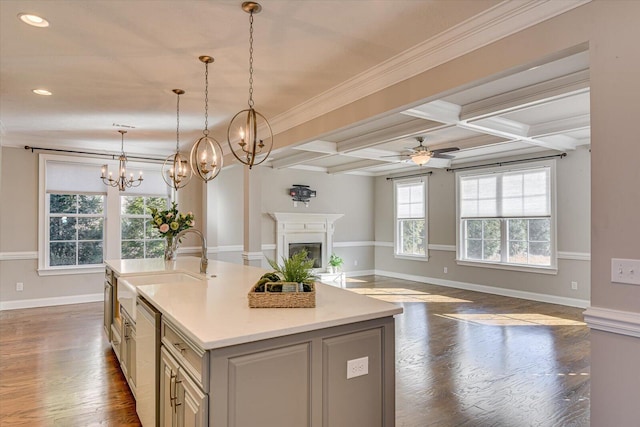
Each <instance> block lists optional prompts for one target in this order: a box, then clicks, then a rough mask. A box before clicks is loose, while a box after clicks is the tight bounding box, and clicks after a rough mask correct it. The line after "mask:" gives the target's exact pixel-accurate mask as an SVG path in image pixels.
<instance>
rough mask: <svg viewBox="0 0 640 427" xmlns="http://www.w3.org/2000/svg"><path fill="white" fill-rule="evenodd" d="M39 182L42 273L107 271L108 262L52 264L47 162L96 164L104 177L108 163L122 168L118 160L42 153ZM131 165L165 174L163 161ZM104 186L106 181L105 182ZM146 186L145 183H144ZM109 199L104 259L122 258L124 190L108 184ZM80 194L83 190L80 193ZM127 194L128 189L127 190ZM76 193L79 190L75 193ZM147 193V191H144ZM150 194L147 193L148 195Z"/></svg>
mask: <svg viewBox="0 0 640 427" xmlns="http://www.w3.org/2000/svg"><path fill="white" fill-rule="evenodd" d="M38 157H39V160H38V161H39V181H38V201H39V208H38V275H40V276H53V275H68V274H88V273H101V272H102V273H103V272H104V264H102V265H100V266H96V265H91V266H49V255H48V240H49V239H48V233H49V224H48V222H47V221H48V217H47V211H48V206H47V197H46V192H47V191H46V190H47V183H46V177H47V162H66V163H77V164H78V165H95V166H96V179H100V173H101V168H102V166H103V165H104V164H107V165H108V167H109V168H113V169H114V170H117V169H118V161H117V160H105V159H94V158H89V157H80V156H62V155H56V154H40V155H39V156H38ZM127 168H131V169H134V170H139V169H141V170H143V172H144V173H145V174H148V173H161V170H162V165H161V164H152V163H141V162H128V163H127ZM101 185H104V184H101ZM142 185H144V182H143V183H142ZM104 188H105V193H106V200H105V221H104V243H103V244H104V248H103V249H104V260H108V259H119V258H120V249H121V247H122V244H121V238H120V236H121V229H120V228H121V220H120V194H121V193H120V191H119V190H118V189H117V188H115V187H111V186H107V185H104ZM169 188H170V187H168V186H167V195H168V196H169V200H170V201H172V200H175V196H176V194H175V191H170V190H169ZM77 193H78V194H79V193H81V192H77ZM125 193H126V191H125ZM73 194H76V193H73ZM140 195H143V194H140ZM144 195H146V194H144Z"/></svg>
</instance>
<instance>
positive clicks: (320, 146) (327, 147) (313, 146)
mask: <svg viewBox="0 0 640 427" xmlns="http://www.w3.org/2000/svg"><path fill="white" fill-rule="evenodd" d="M291 148H293V149H294V150H302V151H313V152H316V153H325V154H336V153H337V152H338V149H337V144H336V143H335V142H330V141H321V140H315V141H311V142H307V143H304V144H300V145H296V146H295V147H291Z"/></svg>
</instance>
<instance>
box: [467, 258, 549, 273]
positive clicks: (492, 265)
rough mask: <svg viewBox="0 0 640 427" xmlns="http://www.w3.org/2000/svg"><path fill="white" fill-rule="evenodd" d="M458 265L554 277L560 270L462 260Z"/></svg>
mask: <svg viewBox="0 0 640 427" xmlns="http://www.w3.org/2000/svg"><path fill="white" fill-rule="evenodd" d="M456 264H458V265H465V266H468V267H481V268H493V269H497V270H511V271H521V272H525V273H539V274H554V275H556V274H558V269H557V268H556V267H533V266H528V265H518V264H497V263H494V262H483V261H469V260H461V259H457V260H456Z"/></svg>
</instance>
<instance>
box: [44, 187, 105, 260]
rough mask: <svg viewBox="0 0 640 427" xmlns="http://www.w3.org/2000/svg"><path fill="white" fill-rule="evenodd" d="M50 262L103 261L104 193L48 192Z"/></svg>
mask: <svg viewBox="0 0 640 427" xmlns="http://www.w3.org/2000/svg"><path fill="white" fill-rule="evenodd" d="M47 208H48V212H47V213H48V225H49V236H48V242H49V245H48V259H49V262H48V265H49V266H51V267H57V266H77V265H98V264H102V261H103V254H104V210H105V209H104V195H101V194H100V195H93V194H47Z"/></svg>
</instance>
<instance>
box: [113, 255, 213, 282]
mask: <svg viewBox="0 0 640 427" xmlns="http://www.w3.org/2000/svg"><path fill="white" fill-rule="evenodd" d="M105 263H106V264H107V265H108V266H109V267H111V269H112V270H113V271H114V272H115V273H116V274H117V275H118V276H123V277H126V276H144V275H146V274H158V273H168V272H174V271H175V272H185V273H197V272H198V271H200V257H192V256H187V257H178V258H177V259H176V260H175V261H165V260H164V259H162V258H147V259H111V260H106V261H105ZM209 270H210V269H209Z"/></svg>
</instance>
